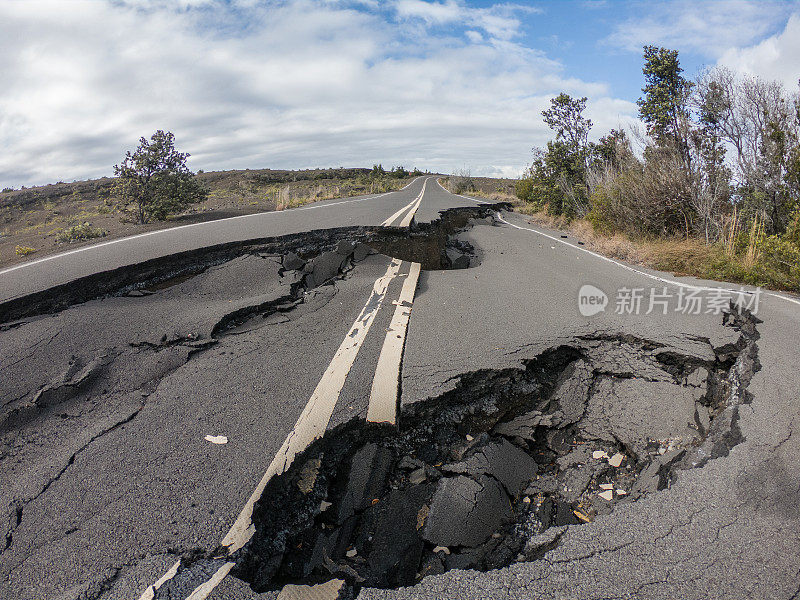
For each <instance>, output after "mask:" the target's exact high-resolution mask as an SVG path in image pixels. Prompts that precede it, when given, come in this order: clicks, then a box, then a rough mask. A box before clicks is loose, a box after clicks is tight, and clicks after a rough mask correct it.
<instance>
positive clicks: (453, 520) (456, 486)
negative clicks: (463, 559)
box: [423, 475, 512, 547]
mask: <svg viewBox="0 0 800 600" xmlns="http://www.w3.org/2000/svg"><path fill="white" fill-rule="evenodd" d="M511 516H512V511H511V503H510V501H509V499H508V496H507V495H506V493H505V492H504V491H503V488H502V486H501V485H500V484H499V483H498V482H497V480H495V479H493V478H491V477H488V476H486V475H481V476H480V477H479V478H478V480H477V481H476V480H474V479H471V478H470V477H465V476H463V475H459V476H457V477H446V478H444V479H441V480H440V481H439V485H438V487H437V488H436V492H435V493H434V495H433V500H432V501H431V508H430V514H429V515H428V519H427V520H426V522H425V527H424V529H423V537H424V538H425V539H426V540H427V541H429V542H431V543H432V544H436V545H437V546H467V547H475V546H478V545H480V544H481V543H483V542H484V541H485V540H486V539H488V538H489V537H491V535H492V534H493V533H494V532H495V531H497V530H498V529H499V528H500V527H501V526H502V524H503V522H504V521H506V520H508V519H509V518H510V517H511Z"/></svg>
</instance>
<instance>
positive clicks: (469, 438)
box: [467, 434, 475, 442]
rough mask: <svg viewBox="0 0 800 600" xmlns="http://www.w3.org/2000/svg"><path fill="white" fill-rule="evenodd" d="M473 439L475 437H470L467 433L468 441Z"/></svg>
mask: <svg viewBox="0 0 800 600" xmlns="http://www.w3.org/2000/svg"><path fill="white" fill-rule="evenodd" d="M474 439H475V438H474V437H472V436H471V435H470V434H467V441H468V442H471V441H472V440H474Z"/></svg>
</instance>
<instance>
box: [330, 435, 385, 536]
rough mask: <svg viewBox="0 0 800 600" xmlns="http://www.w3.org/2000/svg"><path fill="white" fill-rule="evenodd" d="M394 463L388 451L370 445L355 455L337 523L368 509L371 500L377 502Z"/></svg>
mask: <svg viewBox="0 0 800 600" xmlns="http://www.w3.org/2000/svg"><path fill="white" fill-rule="evenodd" d="M393 462H394V456H393V455H392V452H391V451H390V450H388V449H387V448H384V447H383V446H379V445H378V444H375V443H372V442H371V443H369V444H366V445H365V446H363V447H362V448H361V449H359V450H358V451H357V452H356V453H355V455H354V456H353V459H352V461H351V462H350V474H349V476H348V479H347V488H346V489H345V493H344V496H343V497H342V500H341V503H340V504H339V523H342V522H343V521H344V520H345V519H347V518H348V517H350V516H352V515H353V514H355V513H356V512H359V511H362V510H364V509H365V508H367V507H369V506H371V505H372V500H373V499H375V498H380V496H381V495H382V494H383V491H384V489H385V488H386V482H387V480H388V478H389V470H390V469H391V467H392V463H393Z"/></svg>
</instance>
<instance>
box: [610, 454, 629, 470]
mask: <svg viewBox="0 0 800 600" xmlns="http://www.w3.org/2000/svg"><path fill="white" fill-rule="evenodd" d="M623 460H625V455H624V454H620V453H619V452H617V453H616V454H615V455H614V456H612V457H611V458H609V459H608V464H610V465H611V466H612V467H619V466H620V465H621V464H622V461H623Z"/></svg>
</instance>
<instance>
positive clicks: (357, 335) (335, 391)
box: [139, 258, 402, 600]
mask: <svg viewBox="0 0 800 600" xmlns="http://www.w3.org/2000/svg"><path fill="white" fill-rule="evenodd" d="M401 264H402V261H400V260H398V259H396V258H393V259H392V261H391V263H389V266H388V268H387V269H386V273H384V274H383V275H382V276H381V277H379V278H378V279H377V280H376V281H375V283H374V285H373V287H372V293H371V294H370V296H369V299H368V300H367V302H366V304H365V305H364V308H362V309H361V313H360V314H359V315H358V318H357V319H356V320H355V322H354V323H353V325H352V326H351V327H350V330H349V331H348V332H347V335H345V337H344V341H343V342H342V343H341V345H340V346H339V349H338V350H337V351H336V354H335V355H334V356H333V359H332V360H331V362H330V364H329V365H328V368H327V369H326V370H325V373H324V374H323V375H322V378H321V379H320V380H319V383H318V384H317V387H316V389H315V390H314V392H313V394H312V395H311V398H310V399H309V401H308V403H307V404H306V406H305V408H304V409H303V412H302V413H301V414H300V417H299V418H298V419H297V422H296V423H295V425H294V427H293V428H292V430H291V431H290V432H289V434H288V435H287V436H286V439H285V440H284V442H283V445H282V446H281V448H280V450H278V452H277V454H276V455H275V458H274V459H273V460H272V463H271V464H270V465H269V468H267V471H266V473H264V475H263V477H262V478H261V480H260V481H259V482H258V485H256V488H255V490H254V491H253V493H252V494H251V495H250V498H249V500H248V501H247V503H246V504H245V505H244V508H243V509H242V512H241V513H240V514H239V517H238V518H237V519H236V522H235V523H234V524H233V526H232V527H231V529H230V531H228V533H227V535H225V537H224V538H223V540H222V546H224V547H226V548H227V551H228V554H229V555H230V554H233V553H234V552H236V551H237V550H239V549H240V548H241V547H242V546H244V545H245V544H246V543H247V541H248V540H249V539H250V538H251V537H252V536H253V533H254V532H255V527H254V526H253V523H252V516H253V506H254V505H255V503H256V502H257V501H258V499H259V498H260V497H261V494H262V493H263V492H264V488H265V487H266V486H267V483H268V482H269V480H270V479H272V478H273V477H275V476H276V475H280V474H281V473H283V472H284V471H286V469H288V468H289V466H290V465H291V464H292V461H293V460H294V458H295V456H296V455H297V454H299V453H300V452H302V451H303V450H305V449H306V448H307V447H308V446H309V444H311V442H313V441H314V440H316V439H317V438H319V437H321V436H322V435H323V434H324V433H325V429H326V428H327V426H328V422H329V421H330V419H331V415H332V414H333V409H334V407H335V406H336V402H337V400H338V399H339V394H340V393H341V391H342V387H344V383H345V379H346V378H347V375H348V373H349V372H350V368H351V367H352V366H353V362H354V361H355V359H356V356H357V355H358V351H359V350H360V349H361V346H362V344H363V343H364V339H365V338H366V336H367V332H368V331H369V329H370V327H371V326H372V323H373V321H374V320H375V315H377V313H378V310H380V308H381V305H382V304H383V300H384V298H385V297H386V292H387V290H388V288H389V283H390V282H391V281H392V280H393V279H394V278H395V277H396V276H397V273H398V272H399V270H400V265H401ZM178 565H180V562H178V563H176V564H175V565H173V566H172V567H171V568H170V570H169V571H168V572H167V574H165V575H164V576H163V577H161V578H160V579H159V580H158V581H157V582H156V583H154V584H153V585H151V586H150V587H148V588H147V589H146V590H145V591H144V592H143V593H142V595H141V596H140V597H139V600H152V598H153V597H154V595H155V590H156V589H158V588H159V587H161V586H162V585H163V584H164V583H165V582H166V581H168V580H169V579H172V577H174V576H175V574H176V573H177V571H178ZM232 566H233V563H231V562H226V563H225V564H224V565H222V567H220V568H219V569H218V570H217V572H216V573H215V574H214V576H213V577H212V578H211V579H210V580H209V581H208V582H206V583H210V581H213V580H215V578H216V577H217V575H218V574H220V573H222V572H223V571H225V572H224V573H222V575H221V576H220V577H219V579H218V580H216V583H215V584H214V585H213V586H212V587H204V586H205V585H206V584H203V585H201V586H199V587H198V588H197V589H196V590H195V591H194V592H192V595H191V596H190V597H189V598H190V599H191V600H203V599H204V598H206V597H207V596H208V594H209V593H211V591H212V590H213V589H214V587H216V585H217V584H218V583H219V582H220V581H222V579H223V578H224V577H225V575H227V573H228V571H230V569H231V568H232ZM226 569H227V570H226ZM201 588H202V589H201ZM189 598H187V600H189Z"/></svg>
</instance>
